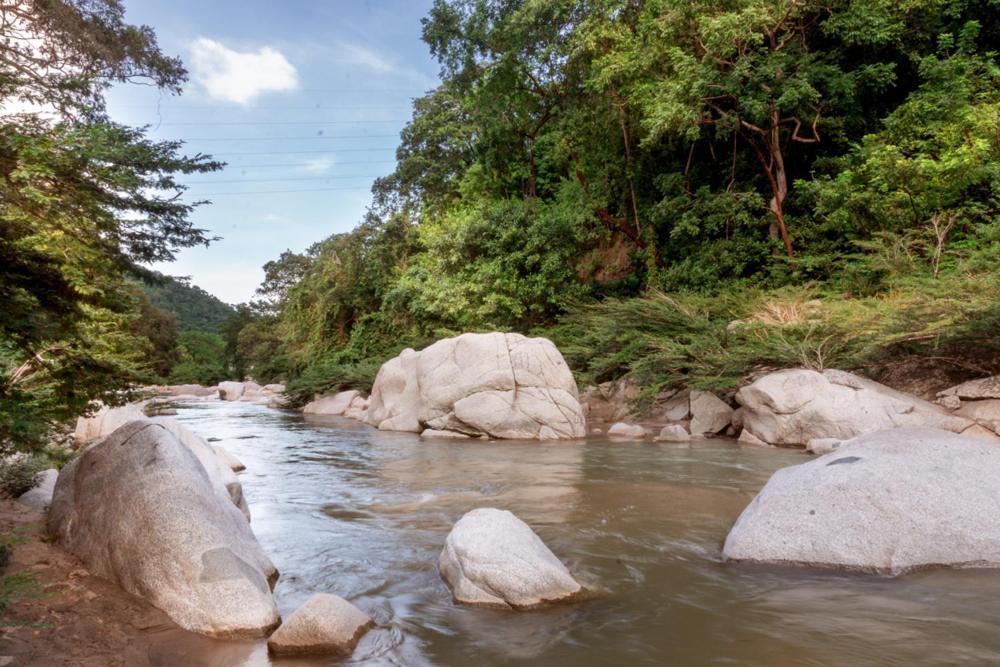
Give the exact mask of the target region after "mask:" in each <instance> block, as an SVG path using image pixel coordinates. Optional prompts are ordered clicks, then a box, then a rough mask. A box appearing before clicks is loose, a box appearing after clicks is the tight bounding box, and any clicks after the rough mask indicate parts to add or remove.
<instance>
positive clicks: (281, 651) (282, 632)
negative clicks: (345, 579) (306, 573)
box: [267, 593, 375, 656]
mask: <svg viewBox="0 0 1000 667" xmlns="http://www.w3.org/2000/svg"><path fill="white" fill-rule="evenodd" d="M374 626H375V623H374V622H373V621H372V619H370V618H369V617H368V615H367V614H366V613H365V612H363V611H361V610H360V609H358V608H357V607H355V606H354V605H353V604H351V603H350V602H348V601H347V600H345V599H344V598H341V597H338V596H336V595H330V594H328V593H317V594H316V595H314V596H312V597H311V598H309V600H307V601H306V603H305V604H304V605H302V606H301V607H299V608H298V609H296V610H295V612H294V613H292V615H291V616H289V617H288V618H286V619H285V620H284V621H283V622H282V623H281V627H279V628H278V629H277V630H275V631H274V634H273V635H271V636H270V637H269V638H268V640H267V648H268V650H269V651H270V652H271V653H273V654H274V655H305V654H316V653H329V654H334V655H340V656H348V655H350V654H351V652H352V651H353V650H354V647H355V646H356V645H357V643H358V641H360V640H361V637H362V636H363V635H364V634H365V633H366V632H368V630H369V629H371V628H372V627H374Z"/></svg>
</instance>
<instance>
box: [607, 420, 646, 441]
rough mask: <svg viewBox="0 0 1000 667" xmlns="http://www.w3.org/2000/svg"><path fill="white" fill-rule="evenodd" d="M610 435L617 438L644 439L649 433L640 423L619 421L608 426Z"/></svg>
mask: <svg viewBox="0 0 1000 667" xmlns="http://www.w3.org/2000/svg"><path fill="white" fill-rule="evenodd" d="M608 435H610V436H612V437H615V438H628V439H630V440H642V439H643V438H645V437H646V436H648V435H649V432H648V431H646V429H644V428H643V427H642V426H639V425H638V424H627V423H625V422H618V423H617V424H612V425H611V427H610V428H608Z"/></svg>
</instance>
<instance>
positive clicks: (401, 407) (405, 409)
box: [365, 349, 424, 433]
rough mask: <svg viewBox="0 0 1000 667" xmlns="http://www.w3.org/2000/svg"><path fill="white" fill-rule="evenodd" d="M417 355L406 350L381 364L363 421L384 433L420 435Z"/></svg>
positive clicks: (417, 353)
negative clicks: (395, 432)
mask: <svg viewBox="0 0 1000 667" xmlns="http://www.w3.org/2000/svg"><path fill="white" fill-rule="evenodd" d="M419 358H420V353H419V352H414V351H413V350H410V349H406V350H403V351H402V352H400V353H399V356H397V357H393V358H392V359H390V360H389V361H387V362H385V363H384V364H382V368H380V369H379V371H378V375H376V376H375V383H374V385H372V395H371V398H370V399H369V403H368V414H367V415H366V416H365V422H366V423H368V424H371V425H372V426H375V427H377V428H379V429H380V430H383V431H409V432H411V433H420V432H421V431H423V430H424V429H423V427H422V426H421V425H420V411H421V398H420V381H419V380H418V378H417V375H418V372H417V360H418V359H419Z"/></svg>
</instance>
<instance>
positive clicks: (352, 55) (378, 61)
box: [337, 42, 393, 72]
mask: <svg viewBox="0 0 1000 667" xmlns="http://www.w3.org/2000/svg"><path fill="white" fill-rule="evenodd" d="M337 51H338V53H339V55H340V58H339V60H340V61H341V62H344V63H347V64H349V65H360V66H361V67H367V68H368V69H373V70H375V71H376V72H391V71H392V70H393V64H392V63H391V62H390V61H389V60H388V59H386V58H385V57H384V56H381V55H379V54H378V53H376V52H374V51H372V50H371V49H366V48H365V47H363V46H358V45H357V44H348V43H347V42H340V44H339V45H338V47H337Z"/></svg>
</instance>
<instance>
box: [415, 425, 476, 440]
mask: <svg viewBox="0 0 1000 667" xmlns="http://www.w3.org/2000/svg"><path fill="white" fill-rule="evenodd" d="M420 437H421V438H449V439H452V440H468V439H469V436H468V435H466V434H465V433H459V432H458V431H442V430H438V429H433V428H425V429H424V430H423V431H421V432H420Z"/></svg>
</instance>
